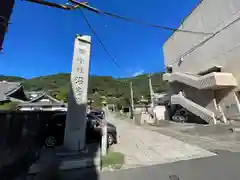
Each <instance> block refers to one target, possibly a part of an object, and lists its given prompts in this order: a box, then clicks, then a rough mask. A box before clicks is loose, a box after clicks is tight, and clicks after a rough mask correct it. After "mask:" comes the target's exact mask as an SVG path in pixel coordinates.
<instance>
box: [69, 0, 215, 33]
mask: <svg viewBox="0 0 240 180" xmlns="http://www.w3.org/2000/svg"><path fill="white" fill-rule="evenodd" d="M69 1H70V2H72V3H75V4H77V5H79V6H80V7H84V8H85V9H87V10H89V11H92V12H94V13H97V14H103V15H107V16H110V17H113V18H117V19H120V20H124V21H128V22H132V23H136V24H140V25H143V26H148V27H152V28H158V29H164V30H169V31H178V32H183V33H191V34H201V35H211V34H213V33H206V32H198V31H191V30H183V29H178V28H172V27H167V26H162V25H156V24H152V23H149V22H146V21H142V20H137V19H133V18H129V17H124V16H120V15H118V14H115V13H110V12H107V11H103V10H100V9H97V8H94V7H92V6H89V5H87V4H83V3H81V2H77V1H75V0H69Z"/></svg>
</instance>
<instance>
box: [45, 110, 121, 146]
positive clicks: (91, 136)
mask: <svg viewBox="0 0 240 180" xmlns="http://www.w3.org/2000/svg"><path fill="white" fill-rule="evenodd" d="M66 115H67V113H58V114H56V115H54V117H53V118H52V120H51V121H50V122H49V124H48V125H47V131H46V135H45V146H46V147H48V148H51V147H55V146H60V145H62V144H63V141H64V131H65V121H66ZM101 138H102V128H101V119H100V118H98V117H97V116H94V115H93V114H91V113H90V114H88V115H87V126H86V143H87V144H90V143H93V142H99V143H100V142H101ZM107 141H108V146H111V145H113V144H116V143H117V130H116V126H114V125H113V124H111V123H107Z"/></svg>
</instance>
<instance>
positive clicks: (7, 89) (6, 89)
mask: <svg viewBox="0 0 240 180" xmlns="http://www.w3.org/2000/svg"><path fill="white" fill-rule="evenodd" d="M20 86H21V83H20V82H7V81H1V82H0V101H5V100H7V99H8V97H7V94H10V93H11V92H13V91H14V90H16V89H17V88H19V87H20Z"/></svg>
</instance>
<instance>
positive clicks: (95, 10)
mask: <svg viewBox="0 0 240 180" xmlns="http://www.w3.org/2000/svg"><path fill="white" fill-rule="evenodd" d="M69 2H71V3H73V4H76V5H78V6H79V7H81V8H85V9H88V10H89V11H92V12H95V13H100V10H98V9H97V8H94V7H92V6H89V5H88V4H87V3H85V2H78V1H75V0H69Z"/></svg>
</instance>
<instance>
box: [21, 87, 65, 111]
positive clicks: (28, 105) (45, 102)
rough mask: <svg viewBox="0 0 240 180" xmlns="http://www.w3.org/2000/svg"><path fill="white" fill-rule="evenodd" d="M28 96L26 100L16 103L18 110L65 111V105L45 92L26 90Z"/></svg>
mask: <svg viewBox="0 0 240 180" xmlns="http://www.w3.org/2000/svg"><path fill="white" fill-rule="evenodd" d="M26 94H27V95H28V97H29V99H30V100H29V101H28V102H22V103H20V104H19V105H18V108H19V110H22V111H29V110H52V111H56V110H58V111H67V105H66V104H65V103H64V102H62V101H59V100H57V99H55V98H53V97H52V96H50V95H48V94H47V93H46V92H42V91H41V92H27V93H26Z"/></svg>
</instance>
